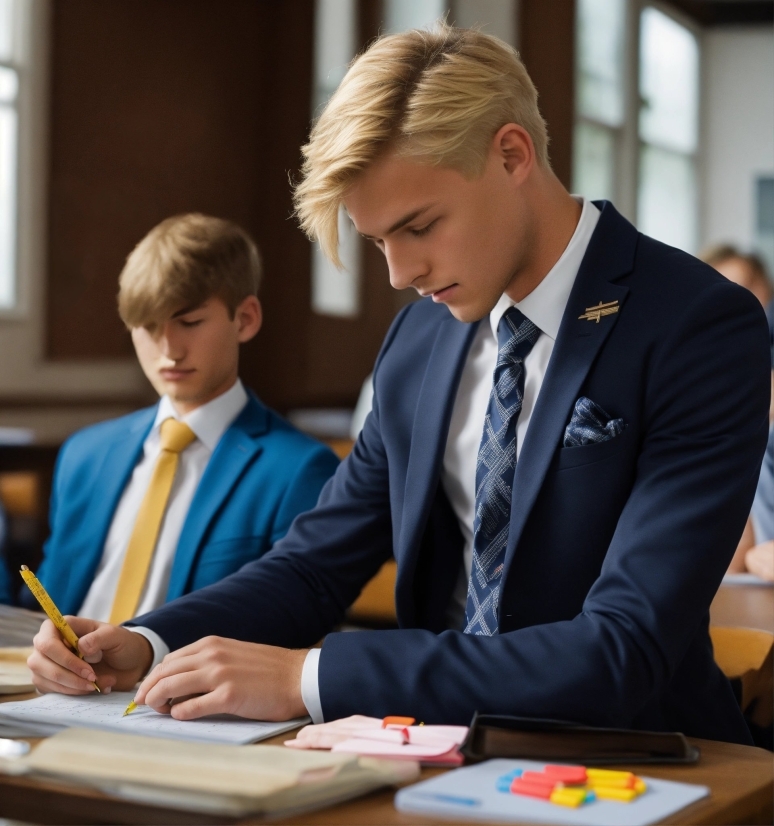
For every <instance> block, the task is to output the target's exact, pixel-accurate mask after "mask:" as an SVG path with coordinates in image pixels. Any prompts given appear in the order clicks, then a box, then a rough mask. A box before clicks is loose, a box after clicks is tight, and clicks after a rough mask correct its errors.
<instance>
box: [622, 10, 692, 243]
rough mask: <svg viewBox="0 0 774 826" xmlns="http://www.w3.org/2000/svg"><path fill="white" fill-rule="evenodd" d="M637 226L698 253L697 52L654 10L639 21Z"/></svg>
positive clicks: (689, 35)
mask: <svg viewBox="0 0 774 826" xmlns="http://www.w3.org/2000/svg"><path fill="white" fill-rule="evenodd" d="M639 75H640V77H639V88H640V101H641V107H640V117H639V136H640V141H641V148H640V168H639V186H638V189H637V223H638V226H639V228H640V229H641V230H642V232H644V233H646V234H648V235H652V236H653V237H654V238H658V239H659V240H661V241H664V242H665V243H667V244H671V245H672V246H675V247H680V248H681V249H684V250H688V251H690V252H693V251H694V250H695V249H696V148H697V143H698V114H699V47H698V44H697V42H696V38H695V36H694V35H693V34H692V33H691V32H690V31H688V29H686V28H685V26H681V25H680V24H679V23H677V22H676V21H675V20H673V19H672V18H671V17H668V16H667V15H666V14H664V13H663V12H660V11H659V10H658V9H655V8H645V9H643V10H642V14H641V17H640V72H639Z"/></svg>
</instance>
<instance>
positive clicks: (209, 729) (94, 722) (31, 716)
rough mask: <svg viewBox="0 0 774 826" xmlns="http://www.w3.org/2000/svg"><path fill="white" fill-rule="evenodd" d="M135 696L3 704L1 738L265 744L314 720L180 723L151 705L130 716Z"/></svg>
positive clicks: (220, 718) (55, 697) (49, 697)
mask: <svg viewBox="0 0 774 826" xmlns="http://www.w3.org/2000/svg"><path fill="white" fill-rule="evenodd" d="M133 697H134V693H133V692H129V691H124V692H120V691H117V692H113V693H110V694H97V695H94V694H91V695H86V696H83V697H68V696H66V695H64V694H44V695H43V696H41V697H36V698H35V699H33V700H24V701H20V702H14V703H3V704H2V705H0V735H1V734H2V732H3V730H4V728H6V727H7V728H8V729H10V728H13V729H15V730H19V729H20V728H21V729H26V730H28V731H29V732H30V734H29V736H47V735H49V734H51V733H52V727H57V728H58V729H64V728H72V727H78V728H96V729H101V730H103V731H117V732H123V733H125V734H147V735H150V736H155V737H171V738H175V739H179V740H198V741H200V742H205V743H235V744H241V743H255V742H257V741H258V740H265V739H266V738H267V737H273V736H274V735H275V734H282V733H283V732H286V731H290V730H291V729H293V728H296V726H302V725H304V724H305V723H308V722H309V718H308V717H304V718H299V719H297V720H288V721H287V722H284V723H263V722H258V721H256V720H245V719H244V718H242V717H232V716H231V715H226V714H223V715H217V716H213V717H203V718H201V719H200V720H175V719H174V718H173V717H170V716H169V715H168V714H157V713H156V712H155V711H153V710H152V709H150V708H148V707H147V706H139V707H138V708H137V710H136V711H133V712H132V713H131V714H129V715H128V716H127V717H124V716H123V713H124V711H125V710H126V707H127V705H129V702H130V700H131V699H132V698H133ZM37 732H40V734H37ZM17 736H18V735H17Z"/></svg>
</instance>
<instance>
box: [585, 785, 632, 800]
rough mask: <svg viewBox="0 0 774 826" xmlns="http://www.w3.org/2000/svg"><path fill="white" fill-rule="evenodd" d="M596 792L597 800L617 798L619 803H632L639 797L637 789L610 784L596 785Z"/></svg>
mask: <svg viewBox="0 0 774 826" xmlns="http://www.w3.org/2000/svg"><path fill="white" fill-rule="evenodd" d="M594 794H595V795H596V796H597V800H617V801H618V802H619V803H631V802H632V800H634V799H635V798H636V797H639V795H638V794H637V791H636V790H635V789H621V788H620V787H619V788H613V787H610V786H594Z"/></svg>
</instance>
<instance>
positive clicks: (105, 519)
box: [70, 405, 158, 610]
mask: <svg viewBox="0 0 774 826" xmlns="http://www.w3.org/2000/svg"><path fill="white" fill-rule="evenodd" d="M157 409H158V405H156V406H155V407H152V408H149V409H148V410H145V411H142V413H140V414H138V415H137V417H136V419H135V421H134V422H133V423H132V424H131V426H130V427H129V429H128V431H127V433H126V436H125V438H123V439H120V440H115V441H113V442H111V444H110V446H109V448H108V449H107V450H105V452H104V454H103V456H102V463H101V465H100V467H99V470H98V471H97V473H96V475H95V477H94V489H93V490H94V494H93V496H91V501H90V505H89V510H88V517H87V518H86V519H84V520H83V529H84V532H83V543H82V548H83V553H81V554H79V556H78V559H77V566H78V568H79V569H80V573H78V574H75V572H73V573H72V575H71V577H70V582H77V583H78V584H79V587H80V588H81V590H82V591H83V593H82V594H80V595H78V597H76V599H75V603H76V604H77V605H78V606H80V604H81V603H82V602H83V600H84V599H85V597H86V593H87V591H88V589H89V586H90V585H91V583H92V581H93V580H94V575H95V573H96V571H97V566H98V565H99V561H100V560H101V559H102V553H103V551H104V550H105V540H106V539H107V534H108V531H109V530H110V525H111V523H112V521H113V517H114V516H115V512H116V508H117V507H118V502H119V500H120V499H121V496H122V494H123V492H124V489H125V488H126V486H127V484H128V483H129V479H130V477H131V475H132V472H133V471H134V468H135V466H136V465H137V463H138V462H139V461H140V456H141V455H142V448H143V444H144V443H145V439H146V438H147V436H148V432H149V431H150V429H151V427H152V426H153V421H154V419H155V418H156V410H157ZM76 610H77V609H76Z"/></svg>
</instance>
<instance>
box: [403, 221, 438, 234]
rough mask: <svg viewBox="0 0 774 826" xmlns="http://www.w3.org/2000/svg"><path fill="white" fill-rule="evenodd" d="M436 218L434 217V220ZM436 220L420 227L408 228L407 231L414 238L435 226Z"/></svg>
mask: <svg viewBox="0 0 774 826" xmlns="http://www.w3.org/2000/svg"><path fill="white" fill-rule="evenodd" d="M437 220H438V219H437V218H436V221H437ZM436 221H431V222H430V223H429V224H427V225H426V226H424V227H421V228H420V229H413V228H412V229H409V232H410V233H411V234H412V235H413V236H414V238H421V237H422V236H423V235H427V233H428V232H430V230H431V229H432V228H433V227H434V226H435V223H436Z"/></svg>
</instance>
